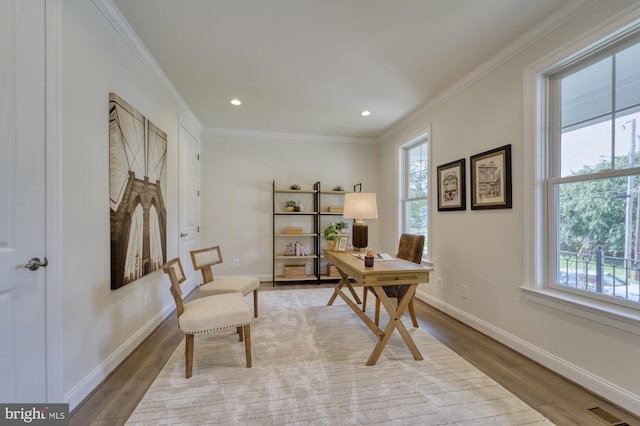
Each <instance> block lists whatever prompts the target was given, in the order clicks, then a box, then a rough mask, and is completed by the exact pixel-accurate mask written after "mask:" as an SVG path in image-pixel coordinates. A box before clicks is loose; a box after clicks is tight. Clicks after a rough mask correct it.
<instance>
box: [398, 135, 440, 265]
mask: <svg viewBox="0 0 640 426" xmlns="http://www.w3.org/2000/svg"><path fill="white" fill-rule="evenodd" d="M430 139H431V138H430V131H426V132H424V133H423V134H421V135H420V136H418V137H415V138H412V139H411V140H410V141H408V142H406V143H403V144H400V145H399V146H398V160H399V161H398V171H399V173H398V182H399V185H398V194H399V196H398V215H399V220H398V237H399V235H400V234H402V233H408V232H410V231H409V230H408V223H407V205H408V203H409V202H412V201H417V200H426V202H427V221H426V222H427V225H426V227H427V234H426V235H425V244H424V249H423V252H422V260H423V262H428V261H429V258H430V257H431V250H430V248H431V244H430V240H431V238H430V235H431V232H429V230H430V224H431V217H432V214H431V209H432V207H431V204H432V203H431V202H430V201H431V197H430V194H431V188H430V186H431V181H432V177H431V169H432V167H431V140H430ZM420 145H425V146H426V156H427V173H426V176H427V185H426V188H427V194H426V196H424V197H413V198H408V196H407V194H408V192H409V173H408V172H409V168H408V164H409V151H410V150H411V149H413V148H416V147H418V146H420Z"/></svg>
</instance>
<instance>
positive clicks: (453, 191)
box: [437, 158, 467, 211]
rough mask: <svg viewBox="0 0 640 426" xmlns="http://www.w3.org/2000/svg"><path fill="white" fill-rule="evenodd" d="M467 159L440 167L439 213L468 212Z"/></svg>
mask: <svg viewBox="0 0 640 426" xmlns="http://www.w3.org/2000/svg"><path fill="white" fill-rule="evenodd" d="M464 170H465V159H464V158H462V159H460V160H457V161H452V162H451V163H447V164H443V165H441V166H438V180H437V182H438V211H448V210H466V209H467V195H466V192H465V175H464Z"/></svg>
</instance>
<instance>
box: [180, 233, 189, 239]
mask: <svg viewBox="0 0 640 426" xmlns="http://www.w3.org/2000/svg"><path fill="white" fill-rule="evenodd" d="M187 235H189V233H188V232H181V233H180V238H182V237H186V236H187Z"/></svg>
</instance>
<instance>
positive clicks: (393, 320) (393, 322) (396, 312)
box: [366, 284, 423, 365]
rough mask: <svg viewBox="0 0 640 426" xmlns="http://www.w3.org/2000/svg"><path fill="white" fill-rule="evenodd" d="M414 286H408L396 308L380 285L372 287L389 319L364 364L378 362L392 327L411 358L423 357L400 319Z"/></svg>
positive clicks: (419, 358) (414, 289) (413, 291)
mask: <svg viewBox="0 0 640 426" xmlns="http://www.w3.org/2000/svg"><path fill="white" fill-rule="evenodd" d="M416 287H417V284H413V285H411V286H410V287H409V290H407V292H406V293H405V295H404V297H403V298H402V299H401V300H400V301H399V303H398V308H397V309H394V307H393V305H392V304H391V301H390V300H389V298H388V297H387V294H386V293H385V292H384V290H383V289H382V287H380V286H373V287H372V290H373V292H374V293H375V294H376V296H377V297H378V299H380V303H382V305H383V306H384V307H385V309H386V310H387V313H388V314H389V317H390V319H389V323H388V324H387V326H386V327H385V329H384V331H383V332H382V338H381V339H380V341H379V342H378V344H377V345H376V347H375V348H373V352H371V356H369V359H368V360H367V364H366V365H375V364H376V362H378V358H380V355H381V354H382V351H383V349H384V347H385V346H386V345H387V342H388V341H389V339H390V338H391V333H393V329H394V328H397V329H398V332H399V333H400V335H401V336H402V339H403V340H404V342H405V344H406V345H407V347H408V348H409V350H410V351H411V354H412V355H413V358H414V359H416V360H422V359H423V358H422V354H421V353H420V351H419V350H418V347H417V346H416V344H415V342H414V341H413V339H412V338H411V335H410V334H409V332H408V331H407V329H406V327H405V326H404V324H403V323H402V321H401V320H400V319H401V317H402V313H403V312H404V310H405V309H406V307H407V305H408V304H409V300H411V296H413V294H414V293H415V291H416Z"/></svg>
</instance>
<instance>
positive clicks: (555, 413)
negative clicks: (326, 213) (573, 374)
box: [70, 283, 640, 426]
mask: <svg viewBox="0 0 640 426" xmlns="http://www.w3.org/2000/svg"><path fill="white" fill-rule="evenodd" d="M323 286H325V285H323ZM328 286H332V285H328ZM313 287H314V288H315V286H313ZM293 288H309V286H308V285H307V286H306V287H305V286H297V285H280V286H278V287H275V288H274V287H272V285H271V283H263V284H262V287H261V290H264V291H278V290H282V289H293ZM195 296H196V295H195V294H192V295H190V296H189V297H190V298H192V297H195ZM415 308H416V316H417V317H418V322H419V325H420V328H422V329H423V330H426V331H427V332H428V333H429V334H431V335H432V336H433V337H435V338H436V339H438V340H439V341H440V342H442V343H443V344H445V345H446V346H448V347H449V348H451V349H452V350H453V351H455V352H456V353H457V354H458V355H460V356H461V357H463V358H464V359H466V360H467V361H469V362H470V363H471V364H473V365H474V366H475V367H476V368H478V369H480V370H481V371H483V372H484V373H485V374H486V375H488V376H489V377H491V378H493V379H494V380H495V381H496V382H498V383H500V384H501V385H502V386H503V387H505V388H506V389H507V390H509V391H510V392H511V393H513V394H514V395H516V396H517V397H518V398H520V399H521V400H523V401H524V402H525V403H527V404H528V405H529V406H531V407H533V408H535V409H536V410H538V411H539V412H540V413H542V414H543V415H544V416H545V417H547V418H548V419H549V420H550V421H552V422H553V423H555V424H557V425H562V426H565V425H594V426H597V425H623V424H629V425H638V426H640V418H638V417H635V416H633V415H631V414H630V413H628V412H625V411H623V410H621V409H619V408H618V407H616V406H614V405H612V404H610V403H608V402H607V401H605V400H603V399H601V398H598V397H597V396H595V395H593V394H591V393H590V392H588V391H586V390H584V389H583V388H581V387H579V386H577V385H575V384H573V383H572V382H569V381H567V380H565V379H563V378H562V377H560V376H558V375H557V374H555V373H553V372H551V371H549V370H547V369H546V368H544V367H542V366H541V365H539V364H537V363H535V362H533V361H531V360H529V359H528V358H525V357H523V356H522V355H519V354H518V353H516V352H514V351H512V350H511V349H509V348H507V347H505V346H504V345H502V344H500V343H498V342H496V341H495V340H492V339H491V338H489V337H487V336H485V335H483V334H481V333H478V332H477V331H475V330H473V329H471V328H469V327H467V326H466V325H464V324H462V323H461V322H459V321H457V320H455V319H453V318H451V317H449V316H448V315H446V314H444V313H442V312H440V311H438V310H435V309H434V308H432V307H430V306H428V305H426V304H425V303H422V302H420V301H418V300H416V302H415ZM367 310H369V308H368V309H367ZM183 337H184V335H183V334H182V332H180V331H179V330H178V327H177V321H176V316H175V314H173V315H170V316H169V318H167V319H166V320H165V321H164V322H163V323H162V324H161V325H160V326H159V327H158V328H157V329H156V330H155V331H154V332H153V333H152V334H151V335H150V336H149V337H148V338H147V339H146V340H145V341H144V342H143V343H142V344H141V345H140V346H139V347H138V348H137V349H136V350H135V351H134V352H133V353H132V354H131V355H130V356H129V357H128V358H127V359H126V360H125V361H124V362H123V363H122V364H121V365H120V366H119V367H118V368H117V369H116V370H115V371H114V372H113V373H111V374H110V375H109V376H108V377H107V378H106V379H105V381H104V382H103V383H102V384H101V385H100V386H98V387H97V388H96V389H95V390H94V391H93V392H92V393H91V394H90V395H89V396H88V397H87V398H86V399H85V400H84V401H83V402H82V403H81V404H80V405H79V406H78V407H77V408H76V409H75V410H74V411H73V412H72V413H71V417H70V424H71V425H79V426H87V425H122V424H124V423H125V422H126V421H127V418H128V417H129V415H130V414H131V413H132V412H133V410H134V409H135V407H136V405H137V404H138V402H139V401H140V400H141V399H142V397H143V396H144V394H145V393H146V391H147V389H148V388H149V386H151V383H153V380H154V379H155V377H156V376H157V375H158V373H159V372H160V370H161V369H162V367H163V366H164V364H165V363H166V361H167V360H168V359H169V357H170V356H171V354H172V353H173V352H174V351H175V349H176V347H177V346H178V344H179V343H180V342H181V341H182V339H183ZM596 407H597V408H599V410H603V411H604V412H601V411H599V410H596V411H598V412H600V415H599V416H597V415H595V414H593V413H592V412H591V411H589V410H590V409H593V408H596ZM607 414H608V415H611V416H612V417H609V418H608V419H607V421H605V420H603V419H602V417H607Z"/></svg>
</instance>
